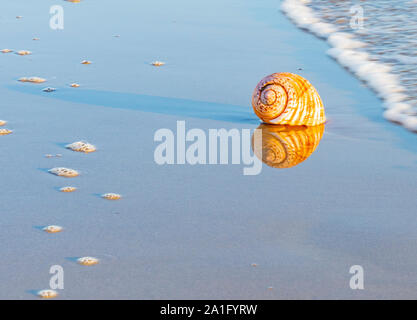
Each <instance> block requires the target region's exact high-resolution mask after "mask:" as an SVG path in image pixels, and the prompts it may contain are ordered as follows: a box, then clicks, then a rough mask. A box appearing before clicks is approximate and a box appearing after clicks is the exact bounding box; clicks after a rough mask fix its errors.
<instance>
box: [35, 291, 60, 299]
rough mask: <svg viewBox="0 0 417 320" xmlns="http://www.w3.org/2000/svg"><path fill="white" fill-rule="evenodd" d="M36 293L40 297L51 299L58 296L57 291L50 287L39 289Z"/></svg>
mask: <svg viewBox="0 0 417 320" xmlns="http://www.w3.org/2000/svg"><path fill="white" fill-rule="evenodd" d="M37 294H38V296H39V297H40V298H42V299H53V298H56V297H57V296H58V292H56V291H55V290H52V289H45V290H40V291H38V293H37Z"/></svg>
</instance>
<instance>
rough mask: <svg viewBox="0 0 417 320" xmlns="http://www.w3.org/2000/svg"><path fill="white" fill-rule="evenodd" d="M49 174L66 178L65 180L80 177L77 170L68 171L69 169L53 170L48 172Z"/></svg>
mask: <svg viewBox="0 0 417 320" xmlns="http://www.w3.org/2000/svg"><path fill="white" fill-rule="evenodd" d="M48 172H49V173H52V174H54V175H56V176H59V177H65V178H73V177H77V176H78V175H79V173H78V171H77V170H74V169H68V168H52V169H50V170H48Z"/></svg>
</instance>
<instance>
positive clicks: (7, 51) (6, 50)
mask: <svg viewBox="0 0 417 320" xmlns="http://www.w3.org/2000/svg"><path fill="white" fill-rule="evenodd" d="M12 51H13V50H10V49H2V50H1V52H3V53H9V52H12Z"/></svg>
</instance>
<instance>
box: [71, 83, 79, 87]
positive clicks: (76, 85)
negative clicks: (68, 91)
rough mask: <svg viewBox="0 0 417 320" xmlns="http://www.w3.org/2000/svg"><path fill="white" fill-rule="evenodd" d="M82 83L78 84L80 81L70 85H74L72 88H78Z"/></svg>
mask: <svg viewBox="0 0 417 320" xmlns="http://www.w3.org/2000/svg"><path fill="white" fill-rule="evenodd" d="M79 86H80V85H79V84H78V83H75V82H74V83H71V84H70V87H72V88H78V87H79Z"/></svg>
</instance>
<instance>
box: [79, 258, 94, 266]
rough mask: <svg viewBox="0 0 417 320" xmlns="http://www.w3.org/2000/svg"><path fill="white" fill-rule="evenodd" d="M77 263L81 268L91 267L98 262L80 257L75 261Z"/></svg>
mask: <svg viewBox="0 0 417 320" xmlns="http://www.w3.org/2000/svg"><path fill="white" fill-rule="evenodd" d="M77 262H78V263H79V264H81V265H83V266H93V265H95V264H98V262H99V260H98V259H97V258H93V257H82V258H79V259H77Z"/></svg>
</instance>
